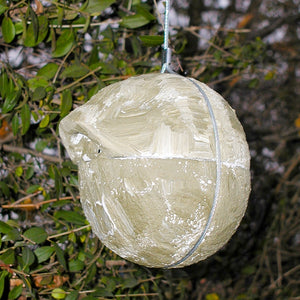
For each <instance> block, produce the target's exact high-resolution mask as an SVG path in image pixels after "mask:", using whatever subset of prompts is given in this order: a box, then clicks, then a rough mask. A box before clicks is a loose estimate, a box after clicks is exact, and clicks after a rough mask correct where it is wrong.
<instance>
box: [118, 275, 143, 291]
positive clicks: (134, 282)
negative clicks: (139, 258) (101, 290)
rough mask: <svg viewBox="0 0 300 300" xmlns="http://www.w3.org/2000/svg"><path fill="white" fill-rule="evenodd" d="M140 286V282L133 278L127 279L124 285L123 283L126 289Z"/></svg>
mask: <svg viewBox="0 0 300 300" xmlns="http://www.w3.org/2000/svg"><path fill="white" fill-rule="evenodd" d="M138 284H139V282H138V280H136V279H135V278H133V277H131V278H126V279H125V280H124V281H123V283H122V287H123V288H124V289H126V288H133V287H135V286H137V285H138Z"/></svg>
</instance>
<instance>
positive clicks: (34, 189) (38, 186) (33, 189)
mask: <svg viewBox="0 0 300 300" xmlns="http://www.w3.org/2000/svg"><path fill="white" fill-rule="evenodd" d="M39 188H40V185H38V184H33V185H32V186H30V187H29V188H28V189H27V190H26V194H32V193H35V192H36V191H38V189H39Z"/></svg>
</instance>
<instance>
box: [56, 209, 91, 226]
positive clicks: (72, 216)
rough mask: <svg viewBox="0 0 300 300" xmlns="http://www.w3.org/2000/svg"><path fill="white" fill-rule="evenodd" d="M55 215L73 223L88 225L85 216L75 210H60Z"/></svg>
mask: <svg viewBox="0 0 300 300" xmlns="http://www.w3.org/2000/svg"><path fill="white" fill-rule="evenodd" d="M54 217H55V218H57V219H63V220H65V221H67V222H69V223H72V224H77V225H86V219H85V217H84V216H83V215H80V214H79V213H77V212H75V211H64V210H59V211H57V212H55V213H54Z"/></svg>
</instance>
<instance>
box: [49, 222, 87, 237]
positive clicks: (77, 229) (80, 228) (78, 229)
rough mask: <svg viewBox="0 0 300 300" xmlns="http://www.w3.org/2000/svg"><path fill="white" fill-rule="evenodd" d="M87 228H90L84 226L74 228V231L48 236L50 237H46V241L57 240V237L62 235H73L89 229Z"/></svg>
mask: <svg viewBox="0 0 300 300" xmlns="http://www.w3.org/2000/svg"><path fill="white" fill-rule="evenodd" d="M89 227H91V225H84V226H82V227H79V228H76V229H72V230H68V231H65V232H62V233H58V234H54V235H50V236H48V238H47V240H48V241H49V240H51V239H54V238H57V237H60V236H64V235H68V234H70V233H74V232H77V231H81V230H83V229H86V228H89Z"/></svg>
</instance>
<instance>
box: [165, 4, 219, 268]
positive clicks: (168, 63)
mask: <svg viewBox="0 0 300 300" xmlns="http://www.w3.org/2000/svg"><path fill="white" fill-rule="evenodd" d="M169 10H170V3H169V0H166V8H165V22H164V46H163V55H162V69H161V73H165V72H166V71H167V72H169V73H174V74H177V73H176V72H174V71H173V70H172V69H171V67H170V66H171V54H172V51H171V49H170V48H169ZM178 76H180V75H178ZM187 79H188V80H189V81H190V82H191V83H192V84H193V85H194V86H196V88H197V89H198V91H199V92H200V93H201V95H202V96H203V98H204V100H205V102H206V106H207V108H208V112H209V115H210V119H211V122H212V125H213V131H214V139H215V152H216V186H215V193H214V198H213V203H212V207H211V210H210V213H209V216H208V219H207V222H206V224H205V227H204V229H203V231H202V233H201V234H200V237H199V238H198V240H197V242H196V243H195V245H194V246H193V247H192V248H191V249H190V250H189V251H188V253H187V254H186V255H185V256H184V257H183V258H181V259H180V260H178V261H177V262H175V263H173V264H171V265H168V266H166V267H165V268H173V267H176V266H178V265H180V264H181V263H183V262H184V261H185V260H187V259H188V258H189V257H190V256H191V255H192V254H193V253H194V252H195V251H196V250H197V248H198V247H199V245H200V244H201V243H202V242H203V240H204V239H205V237H206V235H207V232H208V229H209V227H210V225H211V222H212V218H213V216H214V213H215V210H216V207H217V202H218V198H219V193H220V185H221V150H220V139H219V133H218V127H217V122H216V118H215V115H214V112H213V109H212V106H211V104H210V101H209V98H208V96H207V95H206V93H205V91H204V90H203V89H202V88H201V87H200V85H199V84H198V83H197V82H196V81H195V80H193V79H191V78H187Z"/></svg>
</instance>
